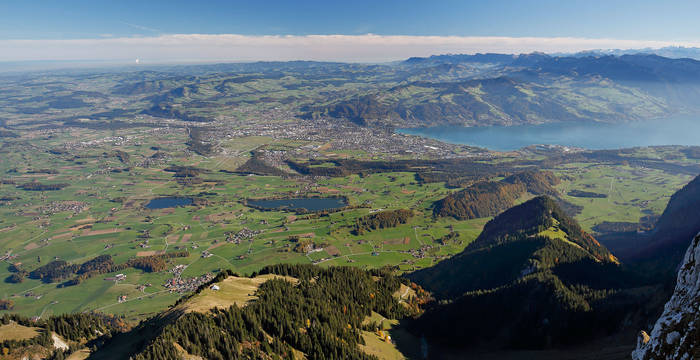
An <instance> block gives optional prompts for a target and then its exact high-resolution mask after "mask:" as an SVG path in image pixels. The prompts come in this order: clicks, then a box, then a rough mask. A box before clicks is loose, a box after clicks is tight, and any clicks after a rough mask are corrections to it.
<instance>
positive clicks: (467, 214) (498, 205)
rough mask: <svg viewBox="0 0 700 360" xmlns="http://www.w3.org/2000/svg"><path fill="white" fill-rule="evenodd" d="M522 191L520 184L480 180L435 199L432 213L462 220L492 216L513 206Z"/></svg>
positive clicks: (522, 187) (523, 190)
mask: <svg viewBox="0 0 700 360" xmlns="http://www.w3.org/2000/svg"><path fill="white" fill-rule="evenodd" d="M524 192H525V186H524V185H522V184H507V183H503V182H496V181H482V182H478V183H476V184H474V185H471V186H469V187H468V188H466V189H464V190H461V191H458V192H456V193H454V194H450V195H447V196H446V197H445V198H444V199H441V200H438V201H436V202H435V205H434V207H433V214H435V216H440V217H446V216H451V217H454V218H455V219H462V220H463V219H476V218H482V217H489V216H494V215H497V214H498V213H500V212H501V211H503V210H505V209H507V208H509V207H510V206H513V202H514V201H515V200H516V199H517V198H518V197H520V195H521V194H522V193H524Z"/></svg>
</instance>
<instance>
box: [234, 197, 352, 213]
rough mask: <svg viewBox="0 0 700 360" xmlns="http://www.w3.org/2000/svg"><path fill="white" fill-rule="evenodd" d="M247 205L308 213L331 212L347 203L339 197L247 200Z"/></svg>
mask: <svg viewBox="0 0 700 360" xmlns="http://www.w3.org/2000/svg"><path fill="white" fill-rule="evenodd" d="M247 203H248V205H249V206H252V207H257V208H261V209H267V210H297V209H306V210H308V211H322V210H333V209H339V208H343V207H346V206H347V205H348V203H347V201H345V199H344V198H341V197H328V198H294V199H271V200H248V201H247Z"/></svg>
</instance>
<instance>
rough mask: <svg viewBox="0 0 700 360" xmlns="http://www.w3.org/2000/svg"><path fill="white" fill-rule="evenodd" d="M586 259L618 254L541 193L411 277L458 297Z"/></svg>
mask: <svg viewBox="0 0 700 360" xmlns="http://www.w3.org/2000/svg"><path fill="white" fill-rule="evenodd" d="M583 262H585V263H590V264H596V265H595V266H594V267H593V268H598V267H601V266H607V265H611V264H616V259H615V258H614V256H612V254H610V252H609V251H608V250H607V249H606V248H605V247H604V246H602V245H600V244H599V243H598V242H597V241H596V240H595V239H594V238H593V237H592V236H590V235H589V234H587V233H586V232H584V231H583V230H582V229H581V227H580V226H579V225H578V224H577V223H576V221H575V220H573V219H572V218H570V217H569V216H568V215H566V214H565V213H564V212H563V210H561V208H560V207H559V206H558V205H557V204H556V202H555V201H554V200H552V199H551V198H548V197H544V196H541V197H537V198H534V199H532V200H530V201H527V202H525V203H523V204H521V205H518V206H515V207H513V208H511V209H509V210H507V211H505V212H503V213H502V214H500V215H498V216H496V217H495V218H494V219H493V220H491V221H489V222H488V223H487V224H486V226H485V227H484V230H483V231H482V233H481V235H479V237H477V239H476V240H475V241H474V242H472V243H471V244H469V246H467V248H466V249H464V251H463V252H462V253H460V254H457V255H455V256H454V257H452V258H450V259H447V260H444V261H442V262H440V263H438V264H437V265H435V266H433V267H431V268H427V269H423V270H419V271H417V272H414V273H412V274H410V275H409V278H410V279H411V280H413V281H415V282H416V283H419V284H421V285H422V286H424V287H425V288H426V289H427V290H430V291H434V292H435V293H436V294H438V295H442V296H447V297H454V296H459V295H461V294H463V293H464V292H467V291H475V290H479V289H490V288H495V287H498V286H502V285H506V284H508V283H510V282H512V281H514V280H516V279H518V278H520V277H521V276H523V275H526V274H529V273H533V272H537V271H543V270H549V269H554V270H561V269H566V268H567V265H566V264H570V263H577V264H578V263H583ZM615 266H616V265H615Z"/></svg>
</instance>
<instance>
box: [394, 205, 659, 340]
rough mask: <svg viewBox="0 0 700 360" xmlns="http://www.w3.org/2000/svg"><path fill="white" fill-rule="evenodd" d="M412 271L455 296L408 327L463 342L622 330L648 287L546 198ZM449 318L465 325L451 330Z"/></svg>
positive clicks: (415, 278)
mask: <svg viewBox="0 0 700 360" xmlns="http://www.w3.org/2000/svg"><path fill="white" fill-rule="evenodd" d="M408 277H409V278H410V279H411V280H412V281H415V282H416V283H418V284H419V285H421V286H423V287H425V288H426V289H428V290H430V291H433V292H434V293H435V294H436V295H438V296H441V297H442V298H443V299H446V300H449V301H448V302H446V303H444V304H443V305H440V304H438V305H435V306H433V307H431V308H429V309H428V310H427V312H426V313H425V314H424V315H423V316H422V317H421V318H419V319H418V320H416V322H415V323H414V324H412V327H411V329H412V331H414V332H415V333H416V334H425V336H426V337H429V339H430V340H431V341H433V342H435V343H436V344H442V345H444V346H447V347H457V348H460V347H465V346H472V345H474V346H494V347H497V348H499V347H514V348H525V349H541V348H547V347H550V346H553V345H571V344H580V343H582V342H584V341H587V340H591V339H593V338H596V337H598V336H601V335H605V334H612V333H614V332H615V331H617V330H619V328H620V326H621V325H622V321H623V319H624V318H625V317H626V316H629V314H630V312H634V311H636V310H635V308H636V306H637V304H638V303H639V302H640V301H642V299H643V298H644V297H645V296H648V291H649V289H648V288H646V290H644V289H645V288H644V287H642V286H643V285H644V284H643V281H642V280H641V279H640V278H638V277H636V276H635V275H633V274H632V273H630V272H628V271H627V270H626V269H625V268H624V267H623V266H621V265H620V264H619V262H618V261H617V259H616V258H615V257H614V256H613V255H612V254H611V253H610V252H609V251H608V250H607V249H606V248H605V247H604V246H603V245H601V244H600V243H598V242H597V241H596V240H595V239H594V238H593V237H592V236H591V235H589V234H588V233H586V232H585V231H583V230H582V229H581V227H580V226H579V225H578V224H577V222H576V221H575V220H573V219H572V218H571V217H569V216H567V215H566V214H565V213H564V212H563V211H562V210H561V208H560V207H559V206H558V205H557V204H556V202H555V201H554V200H552V199H551V198H548V197H545V196H541V197H536V198H534V199H532V200H529V201H527V202H525V203H523V204H521V205H517V206H515V207H513V208H511V209H509V210H507V211H505V212H503V213H502V214H500V215H498V216H496V217H495V218H494V219H493V220H491V221H490V222H488V223H487V224H486V226H485V227H484V230H483V231H482V233H481V235H479V237H478V238H477V239H476V240H475V241H474V242H472V243H471V244H470V245H469V246H467V247H466V249H465V250H464V251H463V252H462V253H460V254H458V255H455V256H454V257H452V258H450V259H447V260H444V261H442V262H440V263H438V264H437V265H435V266H433V267H431V268H427V269H424V270H419V271H417V272H414V273H412V274H409V275H408ZM635 288H636V289H635ZM642 294H647V295H642ZM448 321H449V322H450V323H452V324H460V325H459V326H456V327H451V328H450V329H449V330H448V328H447V327H445V326H444V324H445V323H446V322H448Z"/></svg>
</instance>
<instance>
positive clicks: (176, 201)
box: [146, 196, 192, 209]
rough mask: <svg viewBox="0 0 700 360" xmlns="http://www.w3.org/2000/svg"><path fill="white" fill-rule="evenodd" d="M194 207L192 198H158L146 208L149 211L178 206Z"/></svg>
mask: <svg viewBox="0 0 700 360" xmlns="http://www.w3.org/2000/svg"><path fill="white" fill-rule="evenodd" d="M187 205H192V198H188V197H176V196H168V197H162V198H156V199H153V200H151V201H149V202H148V204H146V207H147V208H149V209H166V208H172V207H177V206H187Z"/></svg>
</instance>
